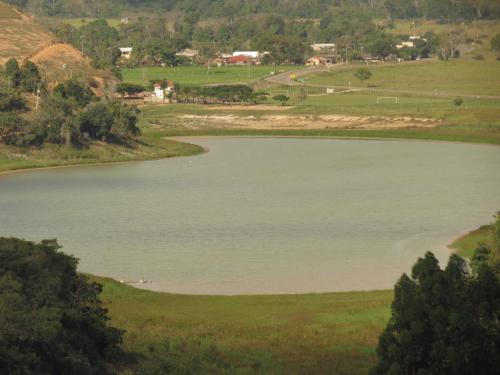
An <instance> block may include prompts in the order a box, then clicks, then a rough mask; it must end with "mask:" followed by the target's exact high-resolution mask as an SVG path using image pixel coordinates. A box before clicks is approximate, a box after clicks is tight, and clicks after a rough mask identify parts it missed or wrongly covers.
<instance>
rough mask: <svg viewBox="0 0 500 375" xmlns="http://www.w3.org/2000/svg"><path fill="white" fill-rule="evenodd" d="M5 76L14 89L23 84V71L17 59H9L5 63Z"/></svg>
mask: <svg viewBox="0 0 500 375" xmlns="http://www.w3.org/2000/svg"><path fill="white" fill-rule="evenodd" d="M5 76H6V77H7V79H8V80H9V81H10V84H11V85H12V86H13V87H18V86H19V83H20V82H21V69H19V64H18V63H17V60H16V59H9V60H8V61H7V62H6V63H5Z"/></svg>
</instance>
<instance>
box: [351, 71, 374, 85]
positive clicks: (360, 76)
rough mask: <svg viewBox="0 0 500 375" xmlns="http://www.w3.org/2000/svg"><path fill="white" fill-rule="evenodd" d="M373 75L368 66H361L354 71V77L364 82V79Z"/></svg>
mask: <svg viewBox="0 0 500 375" xmlns="http://www.w3.org/2000/svg"><path fill="white" fill-rule="evenodd" d="M371 76H372V72H371V71H369V70H368V69H366V68H359V69H357V70H356V72H354V77H356V78H357V79H359V82H361V83H363V82H364V81H366V80H368V79H370V78H371Z"/></svg>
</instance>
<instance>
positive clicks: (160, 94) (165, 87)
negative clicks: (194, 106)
mask: <svg viewBox="0 0 500 375" xmlns="http://www.w3.org/2000/svg"><path fill="white" fill-rule="evenodd" d="M174 91H175V85H174V82H173V81H171V80H162V81H159V82H157V83H155V84H154V85H153V93H152V94H151V100H152V101H158V100H162V101H164V100H165V99H167V98H168V97H169V95H170V94H172V93H173V92H174Z"/></svg>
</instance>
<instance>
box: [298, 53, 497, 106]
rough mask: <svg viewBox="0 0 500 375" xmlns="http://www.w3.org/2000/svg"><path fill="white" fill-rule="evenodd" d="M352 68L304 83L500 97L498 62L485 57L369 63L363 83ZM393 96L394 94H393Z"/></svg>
mask: <svg viewBox="0 0 500 375" xmlns="http://www.w3.org/2000/svg"><path fill="white" fill-rule="evenodd" d="M360 66H365V67H366V65H364V64H359V65H352V66H349V67H345V68H340V69H335V70H333V71H331V72H326V73H320V74H317V75H315V76H309V77H306V78H305V82H306V83H312V84H324V85H332V86H349V85H352V86H356V87H366V88H372V89H395V90H411V91H421V92H427V93H434V92H435V93H439V94H449V95H456V96H460V95H495V96H500V61H497V60H496V58H495V57H494V56H491V55H488V56H486V57H485V59H484V60H475V59H472V58H460V59H453V60H449V61H439V60H431V61H419V62H405V63H401V64H397V63H381V64H372V65H370V66H369V67H368V68H369V69H370V71H371V72H372V74H373V75H372V77H371V78H370V79H369V80H366V81H365V82H363V83H362V82H360V81H359V80H358V79H356V78H355V76H354V73H355V71H356V69H358V68H359V67H360ZM394 96H396V95H394Z"/></svg>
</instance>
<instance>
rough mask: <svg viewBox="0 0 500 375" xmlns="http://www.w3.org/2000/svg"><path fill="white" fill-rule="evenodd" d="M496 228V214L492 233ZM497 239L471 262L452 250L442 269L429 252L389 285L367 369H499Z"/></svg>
mask: <svg viewBox="0 0 500 375" xmlns="http://www.w3.org/2000/svg"><path fill="white" fill-rule="evenodd" d="M499 234H500V215H499V216H497V222H496V231H495V238H496V237H497V236H498V235H499ZM497 256H498V245H497V242H496V240H494V241H493V245H492V247H491V248H490V247H488V246H486V245H484V244H481V245H480V246H479V248H478V250H477V251H476V255H475V256H474V258H473V260H472V267H470V266H469V265H468V263H467V261H466V260H465V259H463V258H461V257H459V256H458V255H452V256H451V257H450V259H449V261H448V264H447V266H446V268H445V269H444V270H442V269H441V268H440V267H439V263H438V261H437V259H436V258H435V257H434V255H433V254H432V253H430V252H429V253H427V254H426V255H425V257H424V258H421V259H419V260H418V261H417V263H416V264H415V266H414V267H413V270H412V275H411V277H409V276H407V275H403V276H402V277H401V278H400V279H399V281H398V283H397V284H396V286H395V288H394V301H393V303H392V316H391V319H390V321H389V323H388V325H387V327H386V328H385V330H384V332H383V333H382V335H381V336H380V339H379V345H378V349H377V356H378V363H377V365H376V367H375V368H374V369H373V371H372V375H382V374H384V375H386V374H391V375H392V374H417V375H434V374H435V375H438V374H449V375H455V374H456V375H467V374H470V375H475V374H498V373H499V369H500V277H499V274H500V273H499V272H498V271H499V269H498V263H496V262H497V260H498V258H497Z"/></svg>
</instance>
